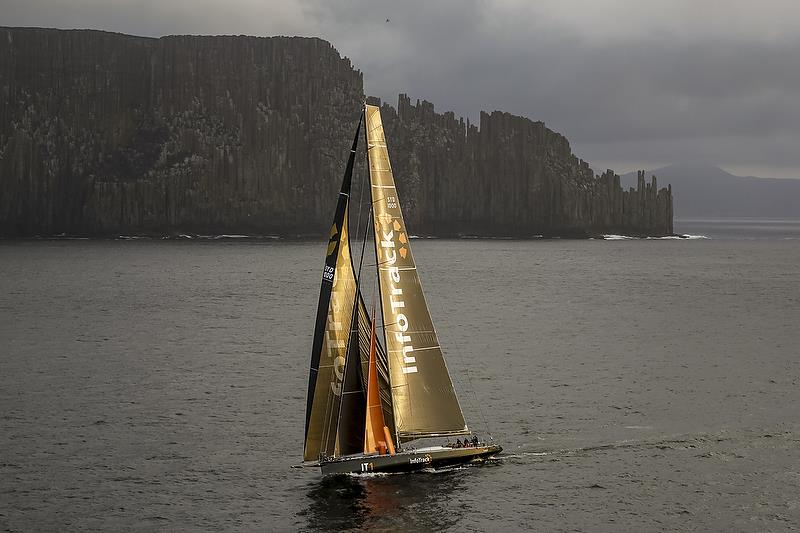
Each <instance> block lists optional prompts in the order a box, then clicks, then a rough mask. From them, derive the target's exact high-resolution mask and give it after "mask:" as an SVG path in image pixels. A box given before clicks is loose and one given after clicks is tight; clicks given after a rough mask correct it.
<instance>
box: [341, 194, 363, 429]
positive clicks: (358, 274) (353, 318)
mask: <svg viewBox="0 0 800 533" xmlns="http://www.w3.org/2000/svg"><path fill="white" fill-rule="evenodd" d="M362 190H363V188H362ZM370 216H372V206H371V205H370V208H369V214H368V215H367V217H370ZM359 218H361V205H359ZM368 229H369V218H367V223H366V224H365V225H364V238H363V239H362V241H361V257H360V258H359V260H358V271H357V272H356V291H355V298H354V299H353V312H352V313H351V314H350V333H349V334H348V335H347V348H346V351H345V359H344V369H343V370H344V374H343V376H344V377H343V378H342V394H341V395H340V396H339V412H338V413H337V414H336V436H335V438H338V437H339V427H340V425H341V423H342V400H343V399H344V392H345V391H344V387H345V384H346V383H347V376H348V373H347V367H348V366H349V365H350V364H352V361H351V360H350V359H352V357H350V345H351V343H352V342H353V331H354V330H353V324H355V332H356V335H358V317H357V316H356V312H357V310H358V304H359V302H360V301H361V292H360V291H361V267H362V266H363V264H364V250H365V249H366V247H367V230H368ZM356 232H358V229H356ZM356 237H358V233H356ZM348 239H349V237H348ZM351 257H352V256H351ZM359 364H361V360H360V358H359ZM362 386H363V385H362Z"/></svg>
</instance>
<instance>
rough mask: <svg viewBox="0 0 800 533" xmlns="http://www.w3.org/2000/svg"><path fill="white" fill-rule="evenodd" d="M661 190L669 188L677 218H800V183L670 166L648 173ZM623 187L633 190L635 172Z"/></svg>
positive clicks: (625, 178)
mask: <svg viewBox="0 0 800 533" xmlns="http://www.w3.org/2000/svg"><path fill="white" fill-rule="evenodd" d="M651 175H655V176H656V177H657V178H658V184H659V185H660V186H662V187H663V186H666V185H667V184H672V194H673V199H674V203H673V206H674V213H675V217H676V218H701V217H758V218H800V179H774V178H757V177H753V176H747V177H743V176H735V175H733V174H730V173H728V172H725V171H724V170H722V169H721V168H718V167H715V166H712V165H698V164H694V165H690V164H679V165H670V166H666V167H663V168H658V169H655V170H648V171H647V178H648V179H649V178H650V176H651ZM620 178H621V180H620V181H621V183H622V186H623V187H625V188H627V187H636V172H630V173H628V174H623V175H622V176H621V177H620Z"/></svg>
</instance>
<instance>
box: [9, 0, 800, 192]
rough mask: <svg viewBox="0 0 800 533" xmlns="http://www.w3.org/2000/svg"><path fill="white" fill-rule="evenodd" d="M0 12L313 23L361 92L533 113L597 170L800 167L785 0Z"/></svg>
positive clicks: (143, 4)
mask: <svg viewBox="0 0 800 533" xmlns="http://www.w3.org/2000/svg"><path fill="white" fill-rule="evenodd" d="M0 13H2V20H1V21H0V24H4V25H19V26H45V27H61V28H76V27H77V28H97V29H105V30H110V31H119V32H124V33H132V34H137V35H150V36H160V35H168V34H175V33H201V34H249V35H316V36H320V37H323V38H325V39H328V40H329V41H331V42H332V43H333V45H334V46H335V47H336V48H337V49H338V50H339V51H340V52H341V53H342V54H343V55H346V56H348V57H350V58H351V59H352V60H353V63H354V64H355V66H356V68H359V69H360V70H362V71H363V72H364V79H365V85H366V87H365V89H366V91H367V93H368V94H373V95H376V96H380V97H381V98H383V99H384V100H387V101H389V102H390V103H392V104H396V99H397V93H398V92H406V93H408V94H409V95H410V96H411V97H412V98H420V99H426V100H430V101H432V102H433V103H434V104H435V105H436V109H437V110H438V111H447V110H453V111H455V112H456V114H459V115H463V116H467V117H470V118H472V119H474V118H476V117H477V114H478V111H479V110H481V109H484V110H488V111H491V110H494V109H502V110H504V111H509V112H512V113H515V114H519V115H524V116H527V117H530V118H532V119H536V120H543V121H544V122H545V123H547V125H548V126H549V127H551V128H552V129H555V130H556V131H559V132H561V133H563V134H564V135H566V136H567V137H568V138H569V139H570V141H571V142H572V145H573V149H574V151H575V153H576V155H578V156H579V157H582V158H584V159H586V160H588V161H589V162H590V163H591V165H592V167H593V168H594V169H595V171H597V172H600V171H602V170H604V169H605V168H607V167H610V168H613V169H615V170H616V171H618V172H620V173H622V172H626V171H629V170H632V169H634V168H654V167H657V166H661V165H666V164H670V163H677V162H684V161H690V162H708V163H713V164H718V165H721V166H723V167H724V168H726V169H728V170H730V171H732V172H734V173H738V174H755V175H760V176H772V177H800V4H798V3H796V2H790V1H772V2H770V1H760V2H752V1H748V2H745V1H738V0H737V1H700V0H697V1H694V2H689V1H681V0H672V1H641V0H639V1H628V0H620V1H608V0H585V1H577V0H575V1H567V0H562V1H550V0H539V1H515V0H483V1H479V0H461V1H456V0H438V1H437V0H427V1H420V0H410V1H397V0H392V1H384V0H370V1H367V0H349V1H338V2H337V1H325V0H303V1H299V2H269V1H266V0H226V1H224V2H223V1H210V0H158V1H156V0H140V1H128V0H116V1H114V0H74V1H69V2H68V1H63V0H0ZM387 18H388V19H390V20H389V22H386V19H387Z"/></svg>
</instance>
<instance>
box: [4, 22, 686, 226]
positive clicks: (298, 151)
mask: <svg viewBox="0 0 800 533" xmlns="http://www.w3.org/2000/svg"><path fill="white" fill-rule="evenodd" d="M0 93H1V94H2V99H0V236H5V237H26V236H34V235H54V234H61V233H66V234H74V235H96V236H110V235H117V234H136V233H147V234H175V233H181V232H189V233H201V234H203V233H206V234H207V233H216V234H220V233H254V234H280V235H322V234H324V233H325V230H326V228H327V226H328V225H329V224H330V217H331V213H332V210H333V205H334V203H335V201H336V196H337V194H336V193H337V190H338V187H339V184H340V179H341V173H342V170H343V167H344V163H345V159H346V154H347V150H348V145H349V143H350V141H351V139H352V134H353V130H354V126H355V123H356V121H357V118H358V113H359V110H360V105H361V102H362V101H363V84H362V76H361V73H360V72H358V71H356V70H354V69H353V67H352V65H351V64H350V61H349V60H347V59H346V58H342V57H340V55H339V53H338V52H337V51H336V50H335V49H334V48H333V47H332V46H331V45H330V44H329V43H327V42H325V41H323V40H320V39H315V38H299V37H292V38H288V37H270V38H256V37H241V36H240V37H198V36H173V37H163V38H160V39H151V38H142V37H131V36H126V35H120V34H112V33H106V32H99V31H89V30H71V31H62V30H48V29H35V28H0ZM383 115H384V121H385V123H386V128H387V136H388V139H389V144H390V146H389V148H390V151H391V155H392V161H393V167H394V170H395V174H396V179H397V182H398V188H399V189H400V191H399V192H400V194H401V198H402V199H403V202H404V206H405V211H406V215H407V217H408V219H409V220H408V223H409V225H410V227H412V228H414V232H415V233H419V234H433V235H459V234H461V235H463V234H473V235H511V236H531V235H537V234H544V235H573V236H585V235H590V234H597V233H605V232H617V233H628V234H648V235H663V234H669V233H671V232H672V196H671V190H669V189H662V190H660V191H659V190H657V187H656V181H655V178H654V179H653V182H652V183H651V184H646V183H645V181H644V176H643V175H642V176H640V179H639V185H638V188H637V189H636V190H634V189H631V190H630V191H623V190H622V189H621V187H620V184H619V177H618V176H616V175H614V173H613V172H611V171H608V172H606V173H605V174H603V175H602V176H595V175H594V173H593V172H592V170H591V169H590V168H589V166H588V164H586V163H585V162H583V161H581V160H579V159H577V158H576V157H575V156H574V155H572V153H571V150H570V146H569V143H568V142H567V140H566V139H565V138H564V137H563V136H561V135H559V134H557V133H555V132H552V131H550V130H549V129H547V128H546V127H545V126H544V124H542V123H541V122H532V121H530V120H528V119H525V118H521V117H515V116H512V115H509V114H507V113H501V112H493V113H491V114H485V113H482V114H481V121H480V127H476V126H474V125H470V124H469V123H468V122H467V123H465V122H464V121H463V120H462V119H457V118H456V117H455V116H454V115H453V113H444V114H437V113H435V112H434V109H433V105H432V104H430V103H427V102H421V103H419V102H418V103H417V104H416V105H412V104H411V102H410V100H409V99H408V98H407V97H405V96H403V95H401V96H400V101H399V105H398V108H397V110H395V109H393V108H391V107H390V106H387V105H384V106H383ZM362 170H363V169H362Z"/></svg>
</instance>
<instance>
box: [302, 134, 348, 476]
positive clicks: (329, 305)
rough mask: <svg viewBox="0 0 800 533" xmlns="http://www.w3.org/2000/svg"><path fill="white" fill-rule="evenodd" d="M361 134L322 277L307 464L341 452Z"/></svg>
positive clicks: (310, 391)
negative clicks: (351, 209) (353, 199)
mask: <svg viewBox="0 0 800 533" xmlns="http://www.w3.org/2000/svg"><path fill="white" fill-rule="evenodd" d="M360 129H361V121H360V120H359V123H358V128H357V129H356V135H355V138H354V139H353V146H352V149H351V151H350V157H349V158H348V160H347V167H346V169H345V174H344V179H343V180H342V188H341V191H340V192H339V200H338V202H337V204H336V213H335V215H334V218H333V225H332V226H331V231H330V240H329V242H328V251H327V256H326V258H325V267H324V270H323V272H322V287H321V289H320V295H319V303H318V305H317V320H316V326H315V329H314V343H313V347H312V351H311V371H310V373H309V378H308V399H307V405H306V431H305V442H304V446H303V458H304V459H305V460H306V461H310V460H315V459H318V458H319V456H320V455H333V454H334V453H335V448H336V427H337V425H338V422H339V406H340V398H341V393H342V387H343V380H344V377H345V376H344V367H345V360H346V358H347V350H348V339H349V336H350V328H351V322H352V318H353V306H354V303H355V301H356V279H355V273H354V272H353V264H352V260H351V256H350V239H349V224H348V203H349V196H350V183H351V180H352V176H353V164H354V162H355V155H356V147H357V146H358V136H359V131H360ZM355 344H357V343H355Z"/></svg>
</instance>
